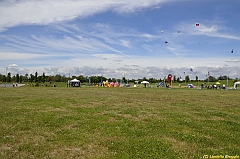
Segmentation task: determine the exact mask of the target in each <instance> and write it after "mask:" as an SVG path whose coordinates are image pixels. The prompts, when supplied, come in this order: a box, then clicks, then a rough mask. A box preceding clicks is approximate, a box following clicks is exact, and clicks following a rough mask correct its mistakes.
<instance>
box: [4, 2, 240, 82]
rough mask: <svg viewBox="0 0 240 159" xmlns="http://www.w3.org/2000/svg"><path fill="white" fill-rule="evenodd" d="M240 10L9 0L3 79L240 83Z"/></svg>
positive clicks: (233, 6) (226, 5) (219, 5)
mask: <svg viewBox="0 0 240 159" xmlns="http://www.w3.org/2000/svg"><path fill="white" fill-rule="evenodd" d="M239 6H240V0H230V1H228V0H131V1H130V0H121V1H119V0H61V1H60V0H41V1H40V0H1V1H0V73H1V74H6V71H7V72H9V71H10V72H11V73H12V75H14V74H15V73H19V74H21V75H25V74H26V73H27V74H30V73H32V74H34V73H35V72H36V71H37V72H38V74H39V75H41V74H42V73H43V72H44V73H45V74H46V75H56V74H61V75H66V76H69V74H70V75H71V76H72V75H77V76H79V75H84V76H98V75H99V76H100V75H102V74H103V76H105V77H108V78H112V77H114V78H121V77H122V76H125V77H126V78H129V79H132V78H143V77H147V78H150V77H153V78H164V76H167V75H168V74H169V73H171V74H173V75H176V76H177V77H184V72H185V75H189V76H190V79H195V77H196V76H199V78H200V79H205V78H206V74H207V73H208V72H209V73H210V75H212V76H215V77H219V76H220V75H228V76H230V77H232V78H236V77H238V78H240V9H239ZM196 24H199V26H196ZM166 42H167V43H166ZM232 51H233V53H231V52H232ZM190 68H192V70H193V71H190Z"/></svg>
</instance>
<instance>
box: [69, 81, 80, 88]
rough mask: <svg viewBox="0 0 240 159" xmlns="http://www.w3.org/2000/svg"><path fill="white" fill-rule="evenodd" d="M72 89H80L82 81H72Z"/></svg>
mask: <svg viewBox="0 0 240 159" xmlns="http://www.w3.org/2000/svg"><path fill="white" fill-rule="evenodd" d="M70 84H71V86H72V87H80V80H77V79H73V80H71V81H70Z"/></svg>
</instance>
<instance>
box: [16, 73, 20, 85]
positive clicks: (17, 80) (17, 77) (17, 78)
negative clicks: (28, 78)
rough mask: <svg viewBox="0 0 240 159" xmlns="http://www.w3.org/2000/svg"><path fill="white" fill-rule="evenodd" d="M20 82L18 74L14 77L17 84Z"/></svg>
mask: <svg viewBox="0 0 240 159" xmlns="http://www.w3.org/2000/svg"><path fill="white" fill-rule="evenodd" d="M19 81H20V77H19V74H17V75H16V82H17V83H19Z"/></svg>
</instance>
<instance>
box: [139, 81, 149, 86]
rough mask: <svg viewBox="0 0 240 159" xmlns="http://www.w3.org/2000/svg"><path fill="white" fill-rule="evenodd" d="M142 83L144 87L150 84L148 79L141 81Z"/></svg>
mask: <svg viewBox="0 0 240 159" xmlns="http://www.w3.org/2000/svg"><path fill="white" fill-rule="evenodd" d="M141 84H143V85H144V87H146V86H147V84H148V85H149V82H148V81H142V82H141Z"/></svg>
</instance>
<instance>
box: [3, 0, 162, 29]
mask: <svg viewBox="0 0 240 159" xmlns="http://www.w3.org/2000/svg"><path fill="white" fill-rule="evenodd" d="M164 1H165V0H138V1H129V0H121V1H118V0H104V1H102V0H91V1H89V0H81V1H73V0H62V1H59V0H41V1H38V0H18V1H17V0H15V1H14V0H12V1H9V0H3V1H1V2H0V17H1V21H0V31H3V30H4V29H6V28H8V27H13V26H17V25H21V24H38V25H45V24H49V23H55V22H62V21H69V20H73V19H75V18H85V17H87V16H90V15H93V14H96V13H100V12H105V11H108V10H113V11H115V12H118V13H121V14H122V13H126V12H127V13H128V12H135V11H138V10H141V9H144V8H149V7H156V6H157V5H159V4H160V3H161V2H164Z"/></svg>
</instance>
